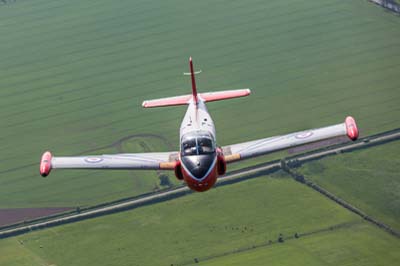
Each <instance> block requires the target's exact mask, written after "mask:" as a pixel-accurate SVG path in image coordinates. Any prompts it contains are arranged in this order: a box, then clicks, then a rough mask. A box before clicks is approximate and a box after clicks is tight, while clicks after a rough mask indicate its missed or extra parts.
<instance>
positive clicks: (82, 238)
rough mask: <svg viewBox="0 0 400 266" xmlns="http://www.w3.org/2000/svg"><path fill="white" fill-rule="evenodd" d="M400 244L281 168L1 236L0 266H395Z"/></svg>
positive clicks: (399, 254) (398, 256) (399, 255)
mask: <svg viewBox="0 0 400 266" xmlns="http://www.w3.org/2000/svg"><path fill="white" fill-rule="evenodd" d="M295 233H298V234H299V235H300V238H298V239H296V238H294V237H293V236H294V234H295ZM280 234H282V236H283V239H284V243H277V239H278V237H279V235H280ZM269 241H272V244H269V245H267V246H265V245H266V244H268V243H269ZM253 246H254V247H255V248H253ZM263 246H264V247H263ZM399 248H400V242H399V240H398V239H396V238H394V237H393V236H391V235H389V234H387V233H386V232H384V231H382V230H378V229H376V228H375V227H373V226H372V225H369V224H367V223H366V222H365V221H363V220H362V219H361V218H360V217H358V216H356V215H355V214H353V213H351V212H349V211H347V210H346V209H344V208H342V207H341V206H339V205H337V204H335V203H334V202H332V201H330V200H329V199H327V198H325V197H323V196H321V195H320V194H319V193H317V192H315V191H313V190H312V189H310V188H308V187H307V186H304V185H302V184H300V183H298V182H296V181H294V180H293V179H292V178H290V177H289V176H288V175H285V174H284V173H281V172H278V173H277V174H274V175H271V176H264V177H259V178H256V179H252V180H248V181H246V182H242V183H238V184H234V185H230V186H223V187H218V188H216V189H214V190H211V191H209V192H207V193H194V194H191V195H188V196H185V197H182V198H178V199H175V200H171V201H167V202H163V203H158V204H154V205H151V206H147V207H143V208H138V209H135V210H132V211H127V212H122V213H118V214H113V215H109V216H105V217H101V218H95V219H91V220H86V221H82V222H78V223H74V224H69V225H64V226H59V227H53V228H51V229H46V230H41V231H36V232H32V233H29V234H25V235H21V236H18V237H14V238H9V239H5V240H0V251H4V254H7V256H0V265H7V266H13V265H23V263H22V262H23V261H25V262H26V265H52V264H55V265H59V266H62V265H171V264H174V265H185V264H192V263H194V259H197V260H199V261H205V262H207V263H214V260H212V259H211V260H208V261H206V259H207V258H209V259H210V258H212V257H215V259H216V261H215V265H219V261H220V260H222V261H223V262H224V263H225V264H226V265H229V264H230V263H233V262H237V263H239V262H245V261H249V262H252V265H265V263H264V262H265V260H266V257H268V260H267V262H271V263H273V264H274V265H282V264H281V263H280V262H282V261H284V262H285V264H287V265H293V263H297V262H302V263H303V264H299V265H307V263H308V262H312V263H313V264H311V265H318V264H319V265H321V263H323V264H324V265H329V264H328V263H332V264H331V265H337V264H340V263H346V265H359V262H360V259H362V261H363V262H365V265H379V264H381V265H394V264H395V263H396V262H397V261H398V260H399V259H400V253H398V250H399ZM248 249H250V250H252V251H244V250H248ZM240 250H242V251H243V252H239V253H238V251H240ZM285 254H286V255H285ZM383 254H384V255H383ZM224 255H225V256H224ZM269 255H271V256H269ZM367 261H368V262H369V264H367V263H366V262H367ZM35 262H36V264H34V263H35ZM324 262H326V263H324ZM29 263H30V264H29ZM207 263H206V264H207ZM221 264H222V263H221ZM285 264H284V265H285Z"/></svg>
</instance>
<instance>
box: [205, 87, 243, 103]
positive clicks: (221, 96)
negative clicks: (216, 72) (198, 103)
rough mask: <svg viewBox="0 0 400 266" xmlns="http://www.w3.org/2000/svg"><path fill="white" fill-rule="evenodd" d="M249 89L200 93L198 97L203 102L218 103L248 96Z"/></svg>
mask: <svg viewBox="0 0 400 266" xmlns="http://www.w3.org/2000/svg"><path fill="white" fill-rule="evenodd" d="M250 93H251V91H250V89H242V90H230V91H216V92H205V93H200V97H201V98H202V99H203V100H204V101H205V102H213V101H220V100H225V99H231V98H238V97H244V96H248V95H250Z"/></svg>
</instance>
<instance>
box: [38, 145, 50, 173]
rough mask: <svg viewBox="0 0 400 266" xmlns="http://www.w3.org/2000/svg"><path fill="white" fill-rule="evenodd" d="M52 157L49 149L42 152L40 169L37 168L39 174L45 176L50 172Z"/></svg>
mask: <svg viewBox="0 0 400 266" xmlns="http://www.w3.org/2000/svg"><path fill="white" fill-rule="evenodd" d="M52 157H53V155H52V154H51V152H49V151H46V152H45V153H43V155H42V159H41V160H40V169H39V172H40V175H41V176H42V177H46V176H48V175H49V174H50V171H51V159H52Z"/></svg>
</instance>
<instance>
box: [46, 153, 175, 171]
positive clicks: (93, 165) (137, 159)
mask: <svg viewBox="0 0 400 266" xmlns="http://www.w3.org/2000/svg"><path fill="white" fill-rule="evenodd" d="M177 158H178V152H160V153H125V154H113V155H107V154H104V155H93V156H90V155H89V156H69V157H53V156H52V154H51V153H50V152H45V153H44V154H43V156H42V160H41V162H40V174H41V175H42V176H47V175H48V174H49V173H50V171H51V169H67V168H68V169H147V170H173V169H174V168H175V164H176V159H177Z"/></svg>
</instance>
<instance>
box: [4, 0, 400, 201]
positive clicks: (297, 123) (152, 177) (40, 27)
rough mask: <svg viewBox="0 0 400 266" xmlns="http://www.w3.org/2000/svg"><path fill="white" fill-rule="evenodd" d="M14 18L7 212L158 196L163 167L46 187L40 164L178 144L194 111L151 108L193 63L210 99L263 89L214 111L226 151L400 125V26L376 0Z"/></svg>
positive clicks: (91, 10)
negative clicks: (350, 123)
mask: <svg viewBox="0 0 400 266" xmlns="http://www.w3.org/2000/svg"><path fill="white" fill-rule="evenodd" d="M0 16H1V27H0V33H1V35H0V36H2V37H1V38H2V41H1V42H0V49H1V51H2V53H1V56H0V68H1V73H0V75H1V78H0V96H1V97H0V111H1V112H0V124H1V131H2V133H1V137H0V144H1V145H0V147H1V148H0V149H1V154H2V156H1V158H0V161H1V163H0V208H17V207H24V208H27V207H75V206H87V205H91V204H96V203H99V202H104V201H109V200H115V199H118V198H121V197H127V196H133V195H138V194H141V193H143V192H147V191H152V190H153V189H155V188H157V186H158V185H159V179H158V177H157V174H155V173H154V172H137V171H128V172H125V171H113V172H111V171H110V172H108V171H107V172H102V171H91V172H85V171H57V172H56V171H55V172H54V173H52V175H51V176H50V177H49V178H47V179H42V178H40V177H39V175H38V161H39V158H40V156H41V154H42V152H43V151H45V150H47V149H50V150H51V151H52V152H53V153H54V154H55V155H69V154H71V155H77V154H83V153H85V152H89V153H92V154H95V153H103V152H121V151H122V152H139V151H146V150H151V151H159V150H160V151H166V150H170V149H177V144H178V139H177V136H178V134H177V133H178V127H179V123H180V119H181V117H182V116H183V112H184V108H183V107H176V108H165V109H162V110H160V109H158V110H157V109H154V110H143V109H142V108H141V107H140V104H141V102H142V101H143V100H145V99H151V98H157V97H163V96H172V95H179V94H185V93H188V92H189V90H190V89H189V86H190V84H189V80H188V79H187V78H186V77H183V76H182V72H184V71H187V59H188V56H189V55H192V56H193V57H194V60H195V61H194V62H195V66H196V67H197V68H198V69H202V70H203V73H202V74H201V75H200V76H199V77H198V85H199V90H200V91H208V90H221V89H235V88H245V87H250V88H252V91H253V95H252V96H250V97H249V98H246V99H237V100H232V101H225V102H220V103H211V104H209V110H210V112H211V114H212V115H213V117H214V120H215V123H216V126H217V131H218V137H219V138H218V141H219V144H220V145H226V144H230V143H234V142H241V141H246V140H250V139H255V138H260V137H266V136H270V135H275V134H282V133H287V132H291V131H295V130H302V129H306V128H312V127H319V126H323V125H328V124H331V123H338V122H340V121H342V119H343V118H344V117H345V116H346V115H348V114H352V115H353V116H354V117H356V118H357V120H358V123H359V127H360V128H361V130H362V134H363V135H367V134H372V133H377V132H380V131H383V130H387V129H392V128H395V127H397V126H398V124H399V117H400V109H399V105H398V102H399V87H398V84H399V81H400V77H399V75H398V73H399V71H400V65H399V63H398V62H399V59H400V55H399V53H398V47H399V44H400V34H399V23H400V21H399V20H398V18H397V17H396V16H393V15H391V14H388V13H386V12H384V11H383V10H382V9H379V8H376V7H375V6H374V5H372V4H369V3H367V2H365V1H361V0H360V1H358V0H355V1H339V0H337V1H306V0H293V1H289V2H277V1H274V2H271V1H269V2H265V1H246V2H232V3H229V4H227V3H222V2H221V3H214V2H212V3H211V1H196V2H193V1H190V2H189V1H182V0H176V1H168V2H165V1H152V2H148V1H119V2H118V4H116V3H114V2H112V1H104V0H100V1H96V2H82V1H77V0H68V1H66V0H61V1H56V2H54V1H48V0H40V1H15V2H11V1H10V3H9V4H7V5H1V6H0ZM129 136H132V138H127V137H129ZM120 140H124V143H123V144H122V145H120V146H115V145H114V146H113V145H112V144H114V143H118V141H120ZM246 164H248V162H247V163H246ZM169 175H170V179H171V181H172V182H174V184H176V183H177V182H176V181H174V180H173V178H174V177H173V175H172V174H169Z"/></svg>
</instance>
